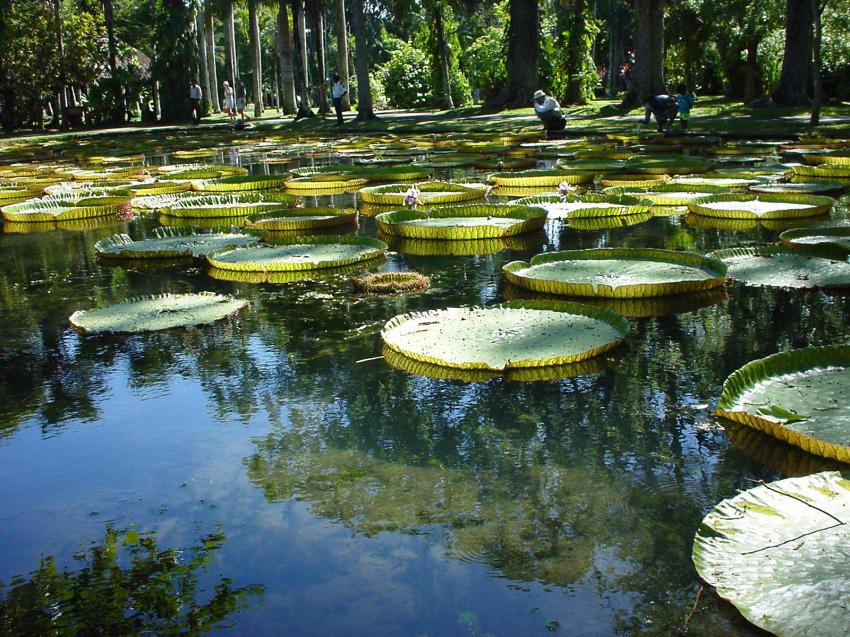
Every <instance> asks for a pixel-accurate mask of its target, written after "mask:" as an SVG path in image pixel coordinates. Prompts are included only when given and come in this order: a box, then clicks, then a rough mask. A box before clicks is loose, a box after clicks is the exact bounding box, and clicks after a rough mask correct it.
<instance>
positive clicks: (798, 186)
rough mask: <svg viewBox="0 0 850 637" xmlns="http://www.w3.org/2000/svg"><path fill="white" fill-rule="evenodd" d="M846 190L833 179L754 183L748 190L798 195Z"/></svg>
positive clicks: (838, 192) (832, 193)
mask: <svg viewBox="0 0 850 637" xmlns="http://www.w3.org/2000/svg"><path fill="white" fill-rule="evenodd" d="M846 190H847V186H846V185H844V184H841V183H838V182H835V181H801V182H788V183H780V184H755V185H753V186H750V187H749V191H750V192H763V193H767V194H782V193H789V192H792V193H796V194H798V195H837V194H841V193H843V192H844V191H846Z"/></svg>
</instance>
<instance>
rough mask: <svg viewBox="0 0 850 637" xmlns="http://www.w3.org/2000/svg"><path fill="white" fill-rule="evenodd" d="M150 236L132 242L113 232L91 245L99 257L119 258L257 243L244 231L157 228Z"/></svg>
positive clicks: (190, 253)
mask: <svg viewBox="0 0 850 637" xmlns="http://www.w3.org/2000/svg"><path fill="white" fill-rule="evenodd" d="M154 233H155V236H154V237H153V238H150V239H141V240H138V241H133V240H132V239H131V238H130V237H129V236H128V235H126V234H116V235H113V236H111V237H107V238H106V239H101V240H100V241H98V242H97V243H95V244H94V249H95V252H96V253H97V255H98V256H99V257H107V258H118V259H143V258H154V259H164V258H175V257H203V256H206V255H207V254H209V253H211V252H219V251H221V250H226V249H228V248H238V247H241V246H250V245H254V244H256V243H259V241H260V239H259V238H258V237H252V236H250V235H246V234H223V233H217V234H197V233H194V232H192V233H186V232H182V233H181V232H179V231H177V230H176V229H175V228H157V229H155V230H154Z"/></svg>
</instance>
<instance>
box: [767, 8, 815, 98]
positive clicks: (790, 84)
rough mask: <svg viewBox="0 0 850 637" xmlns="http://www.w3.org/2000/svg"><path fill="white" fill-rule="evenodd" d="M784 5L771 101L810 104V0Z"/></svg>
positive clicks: (811, 19)
mask: <svg viewBox="0 0 850 637" xmlns="http://www.w3.org/2000/svg"><path fill="white" fill-rule="evenodd" d="M786 7H787V8H786V11H787V13H786V17H785V55H784V56H783V57H782V74H781V75H780V76H779V85H778V86H777V87H776V90H775V91H774V92H773V101H774V102H776V103H777V104H778V105H779V106H810V105H811V103H812V100H811V98H810V97H809V90H808V88H809V64H810V63H811V56H812V25H813V24H814V20H815V12H814V8H813V7H812V0H788V1H787V4H786Z"/></svg>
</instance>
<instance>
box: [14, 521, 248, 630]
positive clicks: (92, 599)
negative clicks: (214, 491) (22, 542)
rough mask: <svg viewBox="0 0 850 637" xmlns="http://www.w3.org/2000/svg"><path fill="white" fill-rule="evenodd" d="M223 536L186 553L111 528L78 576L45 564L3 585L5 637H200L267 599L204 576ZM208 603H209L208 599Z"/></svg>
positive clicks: (49, 561)
mask: <svg viewBox="0 0 850 637" xmlns="http://www.w3.org/2000/svg"><path fill="white" fill-rule="evenodd" d="M224 540H225V537H224V536H223V535H222V534H220V533H211V534H209V535H207V536H205V537H203V538H201V540H200V542H199V544H198V545H197V546H194V547H192V548H191V549H189V550H186V551H182V550H178V549H175V548H166V549H161V548H159V546H158V545H157V541H156V538H155V537H154V536H152V535H150V534H140V533H139V532H138V531H135V530H126V531H118V530H115V529H111V528H110V529H107V532H106V537H105V538H104V540H103V542H101V543H99V544H96V545H94V546H91V547H90V548H89V549H88V550H86V551H83V552H81V553H79V554H77V555H75V557H74V559H75V560H76V561H77V562H78V563H79V567H78V568H77V569H75V570H72V569H69V568H67V567H65V568H61V569H60V566H59V565H58V564H57V560H56V558H55V557H53V556H48V557H45V558H42V560H41V563H40V564H39V565H38V568H37V569H35V571H34V572H33V573H32V574H31V575H30V576H29V578H23V577H16V578H14V579H12V581H11V584H10V586H9V587H8V589H5V588H4V587H3V586H2V584H0V632H2V633H3V634H10V635H25V634H26V635H34V634H38V635H59V634H61V635H66V634H67V635H71V634H78V635H135V634H160V635H163V634H169V635H171V634H187V633H188V634H199V633H201V632H206V631H209V630H212V629H214V628H216V627H219V626H221V625H222V623H223V622H224V621H225V620H226V619H227V617H228V615H230V614H231V613H233V612H234V611H236V610H239V609H240V608H245V607H246V606H247V604H248V599H247V598H248V597H249V596H256V595H260V594H262V592H263V589H262V587H260V586H246V587H240V588H235V587H234V586H233V583H232V582H231V580H230V579H228V578H221V579H220V581H218V582H217V583H216V584H215V586H214V587H213V589H212V590H211V591H205V590H204V589H203V588H202V587H200V586H199V583H198V579H199V577H198V576H199V575H200V574H202V573H203V572H205V571H206V570H207V568H208V567H209V565H210V563H211V561H212V557H213V554H214V553H215V551H217V550H218V549H219V548H221V546H222V544H223V543H224ZM202 595H203V596H204V597H207V599H206V601H203V600H202V599H200V598H201V596H202Z"/></svg>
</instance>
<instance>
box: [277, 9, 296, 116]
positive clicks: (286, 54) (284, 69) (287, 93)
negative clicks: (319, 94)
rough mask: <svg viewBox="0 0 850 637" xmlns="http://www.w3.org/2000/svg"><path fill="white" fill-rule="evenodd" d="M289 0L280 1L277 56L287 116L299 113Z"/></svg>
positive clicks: (282, 103)
mask: <svg viewBox="0 0 850 637" xmlns="http://www.w3.org/2000/svg"><path fill="white" fill-rule="evenodd" d="M286 5H287V0H279V2H278V11H277V55H278V59H279V61H280V64H279V66H280V84H281V108H282V109H283V113H284V114H285V115H291V114H292V113H295V112H297V110H298V107H297V106H296V105H295V78H294V77H293V69H292V33H291V32H290V30H289V10H288V9H287V7H286Z"/></svg>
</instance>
